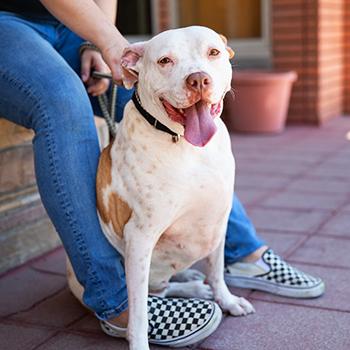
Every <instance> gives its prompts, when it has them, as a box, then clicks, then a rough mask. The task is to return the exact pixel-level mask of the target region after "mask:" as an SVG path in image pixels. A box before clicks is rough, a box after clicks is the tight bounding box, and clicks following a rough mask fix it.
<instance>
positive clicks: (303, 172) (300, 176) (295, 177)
mask: <svg viewBox="0 0 350 350" xmlns="http://www.w3.org/2000/svg"><path fill="white" fill-rule="evenodd" d="M342 149H343V146H342V147H340V146H339V147H337V149H335V150H332V151H329V152H328V153H327V155H326V156H324V157H322V158H321V159H320V160H319V161H317V162H315V164H313V165H312V167H318V166H320V165H322V164H323V163H325V162H326V161H327V159H328V158H329V157H331V156H332V155H333V154H334V155H335V154H337V153H339V152H340V151H341V150H342ZM310 167H311V166H308V169H305V170H301V171H300V172H299V173H298V174H295V175H292V176H290V179H289V182H288V184H292V183H293V182H295V181H296V180H300V179H303V178H305V176H306V175H307V172H309V171H310ZM257 173H258V172H257ZM271 174H272V173H271ZM286 187H288V186H280V187H278V188H276V189H275V190H272V191H271V192H270V193H266V195H261V196H260V197H258V198H257V199H256V200H255V201H252V202H251V205H259V203H262V202H263V201H264V200H266V199H268V198H269V197H270V196H271V197H272V196H274V195H277V194H278V193H282V192H283V190H284V189H285V188H286Z"/></svg>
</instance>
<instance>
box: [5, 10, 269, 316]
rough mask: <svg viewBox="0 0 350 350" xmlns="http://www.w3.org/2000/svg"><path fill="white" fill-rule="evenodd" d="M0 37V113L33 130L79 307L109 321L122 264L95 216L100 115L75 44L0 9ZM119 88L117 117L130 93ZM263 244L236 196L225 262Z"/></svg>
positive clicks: (48, 24) (120, 300)
mask: <svg viewBox="0 0 350 350" xmlns="http://www.w3.org/2000/svg"><path fill="white" fill-rule="evenodd" d="M0 33H1V35H0V36H1V40H0V115H1V116H3V117H5V118H7V119H8V120H11V121H13V122H14V123H17V124H20V125H22V126H24V127H26V128H30V129H33V130H34V132H35V137H34V139H33V149H34V160H35V171H36V178H37V184H38V188H39V192H40V195H41V199H42V202H43V204H44V206H45V208H46V211H47V213H48V215H49V217H50V218H51V220H52V222H53V224H54V225H55V228H56V230H57V232H58V234H59V236H60V238H61V240H62V242H63V245H64V247H65V249H66V251H67V254H68V256H69V258H70V260H71V262H72V265H73V268H74V271H75V273H76V275H77V278H78V280H79V282H80V283H81V284H82V285H83V286H84V288H85V292H84V302H85V304H86V305H87V306H88V307H89V308H91V309H92V310H93V311H94V312H95V314H96V316H97V317H98V318H100V319H110V318H113V317H115V316H117V315H118V314H120V313H121V312H122V311H124V310H125V309H126V308H127V289H126V282H125V272H124V266H123V259H122V257H121V256H120V255H119V253H118V252H117V251H116V250H115V249H114V248H113V247H112V246H111V245H110V244H109V242H108V241H107V240H106V238H105V237H104V235H103V233H102V231H101V227H100V224H99V221H98V217H97V214H96V195H95V177H96V169H97V164H98V159H99V146H98V139H97V134H96V129H95V125H94V119H93V115H94V110H95V113H98V114H101V113H99V112H98V109H97V101H96V99H95V98H92V99H91V100H90V99H89V96H88V94H87V93H86V90H85V87H84V85H83V83H82V81H81V80H80V78H79V72H80V60H79V56H78V48H79V45H80V43H81V41H82V40H81V39H80V38H79V37H78V36H76V35H75V34H74V33H72V32H71V31H69V30H68V29H67V28H66V27H65V26H63V25H62V24H60V23H59V22H57V21H55V20H52V19H48V18H31V19H28V18H27V19H26V18H23V17H21V16H17V15H14V14H11V13H8V12H0ZM118 91H119V92H118V100H117V116H116V117H117V119H120V118H121V116H122V111H123V108H124V106H125V103H126V102H127V101H128V100H129V99H130V95H131V92H130V91H127V90H125V89H122V88H120V89H119V90H118ZM92 106H93V107H92ZM93 109H94V110H93ZM262 244H263V243H262V241H261V240H260V239H258V238H257V236H256V232H255V230H254V227H253V225H252V224H251V222H250V221H249V219H248V217H247V215H246V213H245V212H244V209H243V207H242V205H241V204H240V202H239V200H238V199H237V198H236V199H235V200H234V206H233V211H232V213H231V216H230V220H229V225H228V231H227V240H226V263H232V262H235V261H237V260H240V259H241V258H242V257H244V256H246V255H248V254H250V253H251V252H253V251H254V250H256V249H257V248H259V247H260V246H261V245H262Z"/></svg>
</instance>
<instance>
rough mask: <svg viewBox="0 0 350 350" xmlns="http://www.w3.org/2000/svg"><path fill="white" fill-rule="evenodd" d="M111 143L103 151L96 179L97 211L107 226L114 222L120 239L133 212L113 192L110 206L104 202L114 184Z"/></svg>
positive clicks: (109, 202) (114, 227) (109, 199)
mask: <svg viewBox="0 0 350 350" xmlns="http://www.w3.org/2000/svg"><path fill="white" fill-rule="evenodd" d="M111 147H112V143H110V144H109V145H108V146H107V147H106V148H105V149H104V150H103V151H102V154H101V157H100V161H99V164H98V170H97V178H96V200H97V209H98V212H99V214H100V216H101V219H102V220H103V222H105V223H106V224H107V223H109V222H112V226H113V229H114V232H115V233H116V234H117V236H119V237H120V238H122V237H123V231H124V226H125V225H126V223H127V222H128V221H129V219H130V217H131V214H132V210H131V209H130V207H129V206H128V204H127V203H126V202H124V201H123V200H122V199H121V198H120V197H119V195H118V194H117V193H115V192H112V193H111V194H110V196H109V198H108V206H107V207H106V206H105V205H104V202H103V192H104V190H105V189H106V188H107V187H108V186H110V184H111V183H112V174H111V171H112V159H111V153H110V151H111Z"/></svg>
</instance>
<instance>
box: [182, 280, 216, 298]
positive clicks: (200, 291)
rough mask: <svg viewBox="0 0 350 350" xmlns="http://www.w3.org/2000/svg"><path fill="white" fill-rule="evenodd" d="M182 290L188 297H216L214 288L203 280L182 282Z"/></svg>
mask: <svg viewBox="0 0 350 350" xmlns="http://www.w3.org/2000/svg"><path fill="white" fill-rule="evenodd" d="M182 292H183V294H184V295H186V297H188V298H199V299H207V300H211V299H213V298H214V294H213V290H212V289H211V287H210V286H209V285H208V284H204V283H203V281H189V282H185V283H183V284H182Z"/></svg>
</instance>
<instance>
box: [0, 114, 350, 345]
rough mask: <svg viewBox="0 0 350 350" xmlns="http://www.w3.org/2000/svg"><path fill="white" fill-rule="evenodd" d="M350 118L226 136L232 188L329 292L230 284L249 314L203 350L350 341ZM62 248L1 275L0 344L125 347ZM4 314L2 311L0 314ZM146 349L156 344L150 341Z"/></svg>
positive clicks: (229, 323) (226, 325)
mask: <svg viewBox="0 0 350 350" xmlns="http://www.w3.org/2000/svg"><path fill="white" fill-rule="evenodd" d="M349 130H350V118H338V119H335V120H333V121H331V122H330V123H327V124H326V125H324V126H323V127H322V128H314V127H298V126H293V127H289V128H287V130H286V132H285V133H282V134H279V135H273V136H266V135H263V136H259V135H249V136H248V135H233V136H232V141H233V149H234V152H235V155H236V159H237V177H236V189H237V193H238V195H239V196H240V197H241V199H242V201H243V203H244V204H245V205H246V206H247V211H248V213H249V215H250V216H251V218H252V221H253V222H254V224H255V225H256V227H257V231H258V232H260V234H261V236H262V237H263V238H264V239H265V240H266V241H267V244H269V245H270V246H271V247H272V248H273V249H274V250H275V251H276V252H277V253H279V254H280V255H282V256H284V257H287V259H288V261H290V262H292V263H293V264H295V265H296V266H297V267H299V268H300V269H302V270H304V271H306V272H310V273H311V274H314V275H318V276H320V277H322V279H323V280H324V281H325V283H326V294H325V295H324V296H323V297H321V298H319V299H314V300H294V299H290V298H282V297H277V296H273V295H269V294H266V293H261V292H252V291H250V290H242V289H237V288H232V292H233V293H235V294H237V295H241V296H244V297H247V298H248V299H249V300H250V301H251V302H252V303H253V304H254V306H255V308H256V311H257V312H256V314H254V315H250V316H248V317H242V318H233V317H226V318H225V319H224V321H223V323H222V324H221V325H220V327H219V329H218V330H217V331H216V332H215V333H214V334H213V335H211V336H210V337H209V338H208V339H207V340H205V341H204V342H203V343H202V344H197V345H195V346H193V347H192V349H196V350H199V349H202V350H235V349H239V350H241V349H244V350H245V349H249V350H265V349H277V350H280V349H283V350H316V349H317V350H328V349H329V350H331V349H332V350H333V349H337V350H348V349H349V348H350V338H349V334H350V307H349V305H350V303H349V300H350V292H349V290H350V288H349V281H350V254H349V251H350V226H349V219H348V218H349V217H350V185H349V174H350V162H349V159H350V142H348V141H346V140H345V137H344V136H345V133H346V132H347V131H349ZM64 274H65V255H64V252H63V250H62V249H58V250H55V251H54V252H52V253H51V254H48V255H46V256H43V257H41V258H40V259H37V260H36V261H34V262H31V263H29V264H27V265H25V266H23V267H21V268H19V269H17V270H14V271H12V272H10V273H8V274H7V275H3V276H0V349H11V350H12V349H14V350H17V349H21V350H23V349H35V350H53V349H55V350H56V349H65V350H70V349H74V350H76V349H79V348H81V349H94V350H98V349H104V350H108V349H113V350H114V349H120V350H124V349H125V350H126V349H127V342H126V341H125V340H118V339H112V338H109V337H107V336H106V335H104V334H103V333H102V332H101V330H100V328H99V324H98V321H97V320H96V319H95V318H94V317H93V316H92V315H91V314H88V313H87V312H86V310H84V309H83V308H82V307H81V306H80V304H78V303H77V301H76V300H75V299H74V298H73V296H71V294H70V293H69V292H68V290H67V287H66V281H65V277H64ZM1 315H2V317H1ZM151 349H152V350H156V349H157V350H161V349H162V348H159V347H151Z"/></svg>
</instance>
